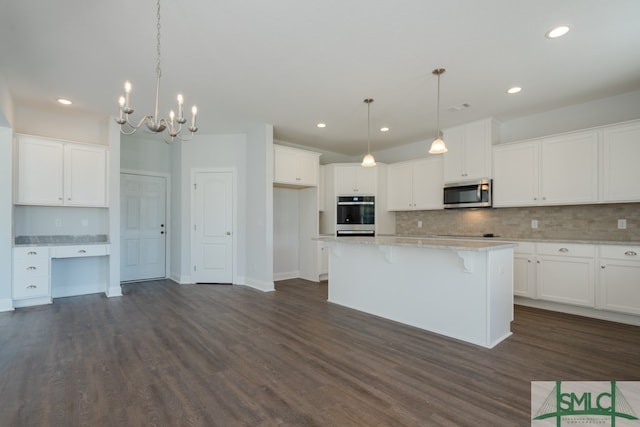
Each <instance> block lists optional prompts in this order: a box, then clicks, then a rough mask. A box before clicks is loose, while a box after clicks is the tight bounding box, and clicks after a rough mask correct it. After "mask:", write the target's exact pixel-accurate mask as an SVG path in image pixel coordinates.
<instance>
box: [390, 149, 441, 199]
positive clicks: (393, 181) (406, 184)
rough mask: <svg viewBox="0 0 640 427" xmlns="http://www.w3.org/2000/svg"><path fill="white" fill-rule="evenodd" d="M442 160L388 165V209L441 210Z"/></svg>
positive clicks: (432, 158) (430, 158)
mask: <svg viewBox="0 0 640 427" xmlns="http://www.w3.org/2000/svg"><path fill="white" fill-rule="evenodd" d="M442 187H443V182H442V157H441V156H434V157H427V158H425V159H421V160H417V161H408V162H401V163H395V164H393V165H389V167H388V168H387V210H390V211H409V210H429V209H442V208H443V206H442Z"/></svg>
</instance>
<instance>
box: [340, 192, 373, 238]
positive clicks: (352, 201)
mask: <svg viewBox="0 0 640 427" xmlns="http://www.w3.org/2000/svg"><path fill="white" fill-rule="evenodd" d="M337 202H338V205H337V208H336V235H337V236H375V234H376V221H375V219H376V207H375V206H376V205H375V196H338V200H337Z"/></svg>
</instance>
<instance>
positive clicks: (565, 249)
mask: <svg viewBox="0 0 640 427" xmlns="http://www.w3.org/2000/svg"><path fill="white" fill-rule="evenodd" d="M558 252H569V249H567V248H560V249H558Z"/></svg>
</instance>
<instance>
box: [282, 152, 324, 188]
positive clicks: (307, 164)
mask: <svg viewBox="0 0 640 427" xmlns="http://www.w3.org/2000/svg"><path fill="white" fill-rule="evenodd" d="M319 157H320V153H314V152H312V151H306V150H299V149H297V148H292V147H285V146H282V145H274V146H273V159H274V160H273V163H274V177H273V182H274V183H275V184H285V185H293V186H301V187H316V186H317V185H318V173H319V160H318V159H319Z"/></svg>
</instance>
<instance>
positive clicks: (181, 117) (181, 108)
mask: <svg viewBox="0 0 640 427" xmlns="http://www.w3.org/2000/svg"><path fill="white" fill-rule="evenodd" d="M184 122H186V120H185V119H184V98H183V97H182V94H181V93H179V94H178V123H180V124H183V123H184Z"/></svg>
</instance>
